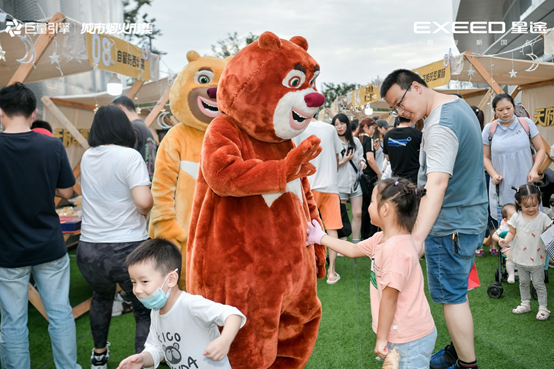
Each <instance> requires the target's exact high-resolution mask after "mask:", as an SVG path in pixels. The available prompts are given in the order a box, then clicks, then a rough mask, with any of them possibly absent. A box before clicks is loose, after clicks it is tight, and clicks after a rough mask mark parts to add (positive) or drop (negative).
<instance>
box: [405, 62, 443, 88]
mask: <svg viewBox="0 0 554 369" xmlns="http://www.w3.org/2000/svg"><path fill="white" fill-rule="evenodd" d="M444 64H445V63H444V62H443V61H442V60H439V61H437V62H434V63H431V64H427V65H426V66H424V67H421V68H417V69H414V70H413V71H414V72H415V73H417V74H419V76H420V77H421V78H422V79H423V80H424V81H425V82H426V83H427V87H429V88H435V87H440V86H444V85H447V84H448V82H450V65H447V66H445V65H444Z"/></svg>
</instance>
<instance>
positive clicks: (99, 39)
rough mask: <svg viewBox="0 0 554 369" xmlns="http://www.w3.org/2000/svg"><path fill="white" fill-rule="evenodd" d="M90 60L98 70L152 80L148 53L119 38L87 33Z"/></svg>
mask: <svg viewBox="0 0 554 369" xmlns="http://www.w3.org/2000/svg"><path fill="white" fill-rule="evenodd" d="M86 37H87V53H88V60H89V61H90V62H91V63H92V65H94V66H96V67H97V68H100V69H104V70H107V71H110V72H114V73H118V74H123V75H126V76H129V77H132V78H135V79H140V80H143V81H148V80H150V64H149V62H148V52H145V50H142V49H141V48H139V47H137V46H135V45H132V44H130V43H128V42H126V41H124V40H121V39H119V38H117V37H113V36H110V35H106V34H97V33H88V32H87V33H86Z"/></svg>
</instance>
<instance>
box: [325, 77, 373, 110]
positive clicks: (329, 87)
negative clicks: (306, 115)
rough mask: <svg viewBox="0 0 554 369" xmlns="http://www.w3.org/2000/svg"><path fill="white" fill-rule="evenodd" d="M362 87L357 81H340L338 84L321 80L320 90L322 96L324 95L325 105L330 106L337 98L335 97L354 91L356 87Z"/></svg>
mask: <svg viewBox="0 0 554 369" xmlns="http://www.w3.org/2000/svg"><path fill="white" fill-rule="evenodd" d="M360 87H362V85H360V84H358V83H346V82H342V83H339V84H334V83H330V82H329V83H328V82H323V83H322V85H321V91H319V92H321V93H322V94H323V96H325V107H326V108H330V107H331V104H332V103H333V101H335V100H336V99H337V97H339V96H342V95H346V94H347V93H348V92H350V91H354V90H355V89H357V88H360Z"/></svg>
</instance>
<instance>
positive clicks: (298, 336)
mask: <svg viewBox="0 0 554 369" xmlns="http://www.w3.org/2000/svg"><path fill="white" fill-rule="evenodd" d="M307 49H308V43H307V41H306V40H305V39H304V38H303V37H299V36H296V37H293V38H292V39H290V40H284V39H280V38H279V37H277V36H276V35H275V34H273V33H271V32H265V33H263V34H262V35H261V36H260V38H259V39H258V41H256V42H253V43H252V44H250V45H248V46H246V47H245V48H243V49H242V50H241V51H239V52H238V53H237V54H236V55H235V56H234V57H233V58H232V59H231V60H230V61H229V63H228V65H227V66H226V67H225V69H224V71H223V75H222V76H221V80H220V82H219V86H218V91H217V101H218V106H219V110H220V111H221V113H222V115H220V116H218V117H216V118H215V119H214V120H213V121H212V123H210V126H209V127H208V129H207V130H206V136H205V139H204V144H203V146H202V154H201V158H200V171H199V174H198V182H197V187H196V192H195V197H194V205H193V213H192V219H191V224H190V233H189V244H188V246H187V259H188V260H187V290H188V291H189V292H190V293H193V294H200V295H202V296H204V297H206V298H208V299H210V300H213V301H216V302H219V303H223V304H227V305H231V306H235V307H237V308H238V309H239V310H240V311H241V312H242V313H244V314H245V315H246V317H247V319H248V320H247V322H246V324H245V325H244V326H243V327H242V328H241V329H240V331H239V332H238V334H237V336H236V338H235V340H234V342H233V345H232V346H231V351H230V352H229V359H230V361H231V365H232V367H233V368H268V367H270V366H271V367H282V368H303V367H305V365H306V363H307V361H308V359H309V357H310V355H311V352H312V349H313V347H314V344H315V340H316V338H317V332H318V327H319V321H320V319H321V303H320V301H319V299H318V298H317V290H316V286H317V283H316V282H317V281H316V277H317V276H319V277H321V278H323V276H324V275H325V268H324V263H325V249H324V247H323V246H321V245H306V239H307V237H306V228H307V222H309V221H311V220H312V219H318V220H319V216H318V211H317V207H316V205H315V202H314V200H313V197H312V194H311V191H310V186H309V182H308V179H307V177H306V176H307V175H309V174H311V173H314V170H315V167H314V166H313V165H312V164H310V162H309V161H310V160H311V159H313V158H314V157H316V156H317V155H318V154H319V152H320V151H321V147H320V146H319V143H320V140H319V139H318V138H317V137H315V136H310V137H308V138H307V139H306V140H304V141H303V142H302V143H301V144H300V145H299V146H298V147H296V146H295V145H294V143H293V142H292V140H291V138H292V137H295V136H297V135H299V134H300V133H302V132H303V131H304V130H305V129H306V127H307V125H308V124H309V122H310V119H311V118H312V116H314V115H315V114H316V113H317V112H318V110H319V108H320V107H321V106H322V105H323V103H324V100H325V98H324V97H323V95H322V94H320V93H318V92H317V91H316V89H315V80H316V78H317V76H318V75H319V69H320V67H319V64H318V63H317V62H316V61H315V60H314V59H313V58H312V57H311V56H310V55H309V54H308V52H307Z"/></svg>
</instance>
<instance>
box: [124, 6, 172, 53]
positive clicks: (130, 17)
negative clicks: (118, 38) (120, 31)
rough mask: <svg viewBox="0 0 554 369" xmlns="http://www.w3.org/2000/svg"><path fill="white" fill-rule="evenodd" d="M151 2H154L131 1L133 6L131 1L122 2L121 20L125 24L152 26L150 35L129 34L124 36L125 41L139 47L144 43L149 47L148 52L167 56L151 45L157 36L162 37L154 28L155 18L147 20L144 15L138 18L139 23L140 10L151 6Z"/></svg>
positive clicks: (146, 14) (158, 30) (145, 14)
mask: <svg viewBox="0 0 554 369" xmlns="http://www.w3.org/2000/svg"><path fill="white" fill-rule="evenodd" d="M152 1H154V0H132V2H133V4H131V0H123V9H124V13H123V20H124V22H125V23H152V24H153V25H154V27H153V30H152V34H150V35H136V34H129V35H126V39H127V41H132V42H133V43H135V44H139V45H141V44H145V43H146V44H148V46H150V51H152V52H153V53H154V54H158V55H165V54H167V53H166V52H164V51H161V50H158V49H156V48H155V47H154V46H153V45H152V40H154V39H155V38H156V37H158V36H162V32H161V31H160V29H158V28H157V27H156V18H150V19H148V13H144V14H143V15H142V16H141V17H140V18H141V20H140V21H139V14H140V9H141V8H142V7H143V6H144V5H152Z"/></svg>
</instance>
